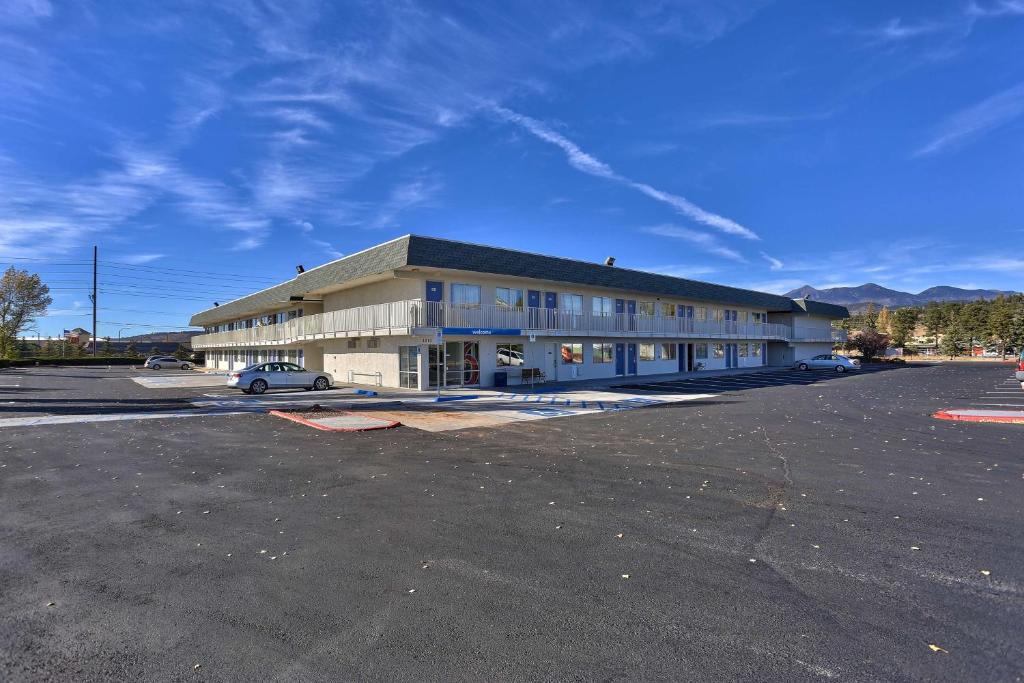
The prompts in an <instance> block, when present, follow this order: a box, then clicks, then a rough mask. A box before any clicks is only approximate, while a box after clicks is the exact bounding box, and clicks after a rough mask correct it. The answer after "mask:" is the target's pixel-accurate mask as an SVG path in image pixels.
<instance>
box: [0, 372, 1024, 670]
mask: <svg viewBox="0 0 1024 683" xmlns="http://www.w3.org/2000/svg"><path fill="white" fill-rule="evenodd" d="M103 372H105V371H101V370H91V369H89V370H86V369H81V370H70V369H53V368H38V369H32V370H31V371H22V372H19V371H16V370H5V371H2V372H0V418H5V417H13V416H38V415H78V414H81V413H82V412H83V411H99V412H109V413H110V414H115V413H124V412H125V411H149V412H153V411H155V412H158V413H159V412H160V411H167V412H173V411H178V410H183V409H185V408H187V407H191V406H192V404H191V401H192V400H194V399H195V398H196V397H197V396H201V395H202V392H203V391H204V390H203V389H201V388H181V389H161V390H156V389H150V388H146V387H143V386H140V385H139V384H138V383H136V382H133V381H131V379H130V378H127V377H126V375H127V372H125V371H110V372H109V374H107V375H104V374H103ZM1007 372H1008V371H1007V366H1002V365H991V366H989V365H986V366H979V365H968V364H960V365H958V364H945V365H938V366H908V367H903V368H898V369H885V370H882V371H877V372H875V371H867V372H863V373H850V374H848V375H843V376H838V377H837V376H834V375H828V374H824V373H823V374H821V375H817V373H815V374H814V375H810V373H787V374H780V375H779V377H778V378H775V381H769V380H771V379H772V378H770V377H766V378H763V381H762V383H761V385H760V386H758V385H757V382H754V381H750V380H748V381H744V382H743V383H742V384H740V382H741V380H738V379H737V380H736V382H735V383H734V384H731V385H730V386H729V387H726V386H720V387H719V388H718V389H715V390H712V389H711V386H710V385H694V386H692V387H678V386H676V387H661V388H659V387H647V388H646V389H641V388H630V389H628V390H629V391H639V390H643V391H647V392H649V393H650V394H651V395H656V394H657V393H658V392H661V391H665V390H671V391H672V392H681V391H684V390H688V389H690V388H692V389H693V391H695V392H697V393H699V394H713V395H711V396H707V397H703V398H696V399H694V400H692V401H687V402H682V403H669V404H661V405H655V406H651V407H646V408H641V409H636V410H628V411H621V412H618V411H610V412H601V413H595V414H587V415H579V416H575V417H572V418H568V419H557V418H556V419H545V420H539V421H533V422H523V423H517V424H514V425H507V426H503V427H502V428H498V429H495V428H491V429H463V430H459V431H451V432H437V433H433V432H425V431H419V430H413V429H409V428H405V427H399V428H396V429H392V430H386V431H376V432H366V433H328V432H317V431H314V430H310V429H308V428H305V427H303V426H301V425H296V424H293V423H289V422H287V421H283V420H278V419H274V418H273V417H270V416H267V415H265V414H259V413H252V412H247V413H243V414H237V415H224V414H216V415H213V414H211V415H193V416H190V417H188V418H187V419H164V417H157V418H156V419H148V420H137V421H131V420H129V421H113V422H82V423H79V422H74V423H69V424H50V425H38V426H19V427H7V428H4V429H0V678H2V679H4V680H76V681H77V680H126V679H133V680H142V679H145V680H152V679H158V680H217V681H219V680H239V681H241V680H252V679H257V678H258V679H271V680H309V679H325V678H328V679H335V680H337V679H344V680H350V679H375V680H383V679H387V680H395V679H400V680H404V679H411V678H416V679H419V680H481V679H485V680H523V679H544V680H566V679H571V680H585V679H609V680H610V679H618V680H622V679H630V680H635V679H672V680H701V681H703V680H706V681H721V680H759V681H760V680H787V681H799V680H827V679H837V680H856V681H864V680H872V681H874V680H885V681H902V680H921V681H924V680H929V681H930V680H965V681H966V680H970V681H1013V680H1021V676H1022V672H1024V640H1022V639H1021V637H1020V630H1021V629H1020V625H1021V624H1022V623H1024V526H1022V525H1021V515H1022V506H1024V503H1022V501H1024V447H1022V443H1024V427H1021V426H1019V425H1004V424H969V423H957V422H948V421H940V420H935V419H932V418H931V417H930V415H931V413H933V412H934V411H936V410H939V409H942V408H948V407H950V406H952V405H955V404H958V403H962V402H965V401H970V400H977V398H976V397H978V396H980V395H983V394H981V392H984V391H986V390H989V389H990V388H991V387H992V386H993V385H994V384H996V383H999V382H1001V381H1002V380H1003V379H1004V378H1005V376H1006V374H1007ZM697 381H698V382H700V381H703V380H697ZM14 385H17V386H14ZM207 391H208V390H207Z"/></svg>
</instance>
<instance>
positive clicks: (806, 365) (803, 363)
mask: <svg viewBox="0 0 1024 683" xmlns="http://www.w3.org/2000/svg"><path fill="white" fill-rule="evenodd" d="M793 367H795V368H796V369H797V370H835V371H836V372H846V371H847V370H860V361H857V360H851V359H849V358H847V357H846V356H840V355H838V354H835V353H823V354H821V355H820V356H814V357H813V358H805V359H804V360H798V361H797V362H796V363H793Z"/></svg>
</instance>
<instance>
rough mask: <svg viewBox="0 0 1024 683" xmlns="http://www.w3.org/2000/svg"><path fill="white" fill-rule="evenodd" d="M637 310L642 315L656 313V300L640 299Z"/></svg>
mask: <svg viewBox="0 0 1024 683" xmlns="http://www.w3.org/2000/svg"><path fill="white" fill-rule="evenodd" d="M636 312H637V313H639V314H640V315H650V316H653V315H654V302H653V301H638V302H637V304H636Z"/></svg>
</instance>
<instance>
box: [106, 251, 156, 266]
mask: <svg viewBox="0 0 1024 683" xmlns="http://www.w3.org/2000/svg"><path fill="white" fill-rule="evenodd" d="M164 256H165V254H127V255H125V256H118V257H117V260H118V261H120V262H121V263H130V264H132V265H142V264H144V263H152V262H153V261H156V260H159V259H162V258H164Z"/></svg>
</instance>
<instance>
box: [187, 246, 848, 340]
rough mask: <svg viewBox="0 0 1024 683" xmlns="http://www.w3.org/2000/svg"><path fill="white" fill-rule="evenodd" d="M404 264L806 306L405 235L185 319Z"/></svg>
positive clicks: (235, 312) (821, 311)
mask: <svg viewBox="0 0 1024 683" xmlns="http://www.w3.org/2000/svg"><path fill="white" fill-rule="evenodd" d="M403 266H417V267H421V268H449V269H455V270H465V271H470V272H477V273H489V274H494V275H507V276H510V277H525V278H534V279H540V280H551V281H556V282H566V283H571V284H578V285H588V286H592V287H607V288H609V289H622V290H628V291H633V292H646V293H649V294H654V295H660V296H667V297H675V298H679V299H689V300H694V301H706V302H708V303H719V304H735V305H738V306H749V307H752V308H763V309H766V310H768V311H772V312H796V313H803V312H807V313H810V312H811V311H810V310H808V308H807V307H806V305H803V306H801V305H799V304H798V303H797V302H796V301H794V300H793V299H789V298H787V297H784V296H780V295H778V294H769V293H767V292H758V291H755V290H752V289H739V288H737V287H728V286H726V285H716V284H712V283H710V282H701V281H699V280H687V279H684V278H678V277H671V276H669V275H659V274H657V273H648V272H644V271H640V270H629V269H626V268H615V267H609V266H605V265H601V264H597V263H589V262H587V261H577V260H574V259H568V258H560V257H556V256H545V255H543V254H530V253H527V252H522V251H514V250H511V249H502V248H499V247H488V246H484V245H480V244H470V243H468V242H457V241H454V240H446V239H440V238H436V237H423V236H420V235H406V236H405V237H400V238H398V239H396V240H392V241H391V242H385V243H384V244H381V245H378V246H376V247H371V248H370V249H366V250H364V251H361V252H359V253H356V254H352V255H351V256H346V257H345V258H342V259H339V260H337V261H331V262H330V263H327V264H325V265H323V266H320V267H319V268H314V269H312V270H308V271H306V272H305V273H303V274H301V275H299V276H298V277H296V278H294V279H292V280H289V281H288V282H284V283H282V284H280V285H276V286H274V287H271V288H269V289H265V290H263V291H260V292H256V293H255V294H250V295H249V296H246V297H243V298H241V299H237V300H235V301H231V302H229V303H226V304H224V305H222V306H219V307H216V308H211V309H207V310H205V311H203V312H201V313H197V314H195V315H194V316H192V321H191V324H193V325H208V324H212V323H216V322H221V321H225V320H234V319H237V318H242V317H245V316H247V315H253V314H255V313H257V312H258V311H260V310H263V309H267V308H270V307H272V306H277V305H281V304H283V303H285V302H287V301H288V297H290V296H299V295H304V294H306V293H308V292H310V291H313V290H317V289H320V288H322V287H326V286H329V285H332V284H339V283H342V282H347V281H349V280H354V279H356V278H359V277H364V276H367V275H373V274H376V273H381V272H385V271H388V270H393V269H395V268H401V267H403ZM806 303H809V304H811V306H812V308H813V309H814V312H815V314H818V315H833V316H834V317H837V318H845V317H849V313H848V312H847V311H846V309H845V308H844V307H842V306H832V305H830V304H821V303H819V302H806ZM823 307H828V308H823Z"/></svg>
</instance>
